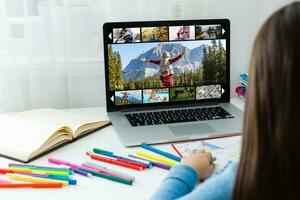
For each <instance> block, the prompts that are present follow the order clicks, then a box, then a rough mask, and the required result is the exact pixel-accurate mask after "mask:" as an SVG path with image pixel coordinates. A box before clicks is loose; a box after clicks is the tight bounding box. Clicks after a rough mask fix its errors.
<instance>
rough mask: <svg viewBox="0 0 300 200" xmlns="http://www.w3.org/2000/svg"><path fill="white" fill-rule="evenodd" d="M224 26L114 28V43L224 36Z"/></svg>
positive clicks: (207, 38) (218, 37)
mask: <svg viewBox="0 0 300 200" xmlns="http://www.w3.org/2000/svg"><path fill="white" fill-rule="evenodd" d="M222 35H223V32H222V26H221V25H220V24H215V25H184V26H155V27H127V28H126V27H125V28H113V43H115V44H123V43H147V42H170V41H188V40H211V39H220V38H222Z"/></svg>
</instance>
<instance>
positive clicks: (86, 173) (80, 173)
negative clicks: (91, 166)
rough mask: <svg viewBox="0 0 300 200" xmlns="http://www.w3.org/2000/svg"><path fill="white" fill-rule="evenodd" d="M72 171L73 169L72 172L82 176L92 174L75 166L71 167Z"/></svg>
mask: <svg viewBox="0 0 300 200" xmlns="http://www.w3.org/2000/svg"><path fill="white" fill-rule="evenodd" d="M71 169H72V170H73V171H74V173H76V174H79V175H82V176H88V177H90V176H92V174H90V173H88V172H85V171H82V170H79V169H75V168H71Z"/></svg>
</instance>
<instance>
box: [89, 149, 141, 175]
mask: <svg viewBox="0 0 300 200" xmlns="http://www.w3.org/2000/svg"><path fill="white" fill-rule="evenodd" d="M86 155H87V156H89V157H90V158H91V159H93V160H97V161H100V162H105V163H110V164H113V165H118V166H122V167H126V168H129V169H134V170H137V171H141V170H143V169H144V168H143V167H141V166H137V165H133V164H130V163H126V162H123V161H120V160H116V159H112V158H107V157H105V156H100V155H96V154H92V153H90V152H86Z"/></svg>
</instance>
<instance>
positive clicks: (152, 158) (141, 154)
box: [136, 150, 179, 166]
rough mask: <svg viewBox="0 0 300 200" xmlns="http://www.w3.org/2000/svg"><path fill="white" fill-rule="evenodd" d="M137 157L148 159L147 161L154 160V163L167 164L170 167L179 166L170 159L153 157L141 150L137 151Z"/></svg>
mask: <svg viewBox="0 0 300 200" xmlns="http://www.w3.org/2000/svg"><path fill="white" fill-rule="evenodd" d="M136 155H138V156H141V157H144V158H147V159H150V160H154V161H157V162H160V163H163V164H166V165H170V166H175V165H178V164H179V162H176V161H174V160H170V159H167V158H164V157H160V156H156V155H152V154H149V153H146V152H143V151H141V150H137V151H136Z"/></svg>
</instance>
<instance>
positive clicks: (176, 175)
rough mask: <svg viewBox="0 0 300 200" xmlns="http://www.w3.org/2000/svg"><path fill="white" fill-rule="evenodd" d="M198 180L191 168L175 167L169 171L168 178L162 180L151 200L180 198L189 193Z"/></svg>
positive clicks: (184, 166)
mask: <svg viewBox="0 0 300 200" xmlns="http://www.w3.org/2000/svg"><path fill="white" fill-rule="evenodd" d="M198 180H199V176H198V174H197V172H196V171H195V170H194V169H193V168H191V167H189V166H187V165H177V166H175V167H173V168H172V169H171V170H170V173H169V175H168V177H167V178H166V179H164V180H163V182H162V183H161V185H160V187H159V189H158V190H157V191H156V192H155V194H154V195H153V196H152V198H151V200H161V199H163V200H168V199H177V198H180V197H181V196H184V195H186V194H188V193H190V192H191V191H192V190H193V189H194V188H195V185H196V184H197V183H198Z"/></svg>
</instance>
